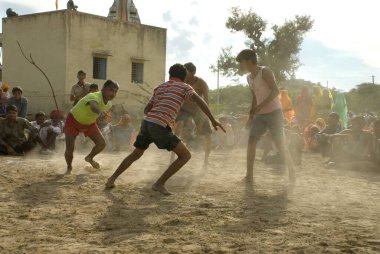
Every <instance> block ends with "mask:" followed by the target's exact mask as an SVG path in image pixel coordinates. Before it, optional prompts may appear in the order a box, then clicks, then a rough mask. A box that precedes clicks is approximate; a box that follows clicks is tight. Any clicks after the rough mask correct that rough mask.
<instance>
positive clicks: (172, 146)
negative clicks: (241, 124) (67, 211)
mask: <svg viewBox="0 0 380 254" xmlns="http://www.w3.org/2000/svg"><path fill="white" fill-rule="evenodd" d="M169 75H170V80H169V81H167V82H166V83H163V84H161V85H159V86H158V87H157V88H156V89H155V90H154V93H153V97H152V98H151V100H150V101H149V103H148V104H147V106H146V107H145V110H144V113H145V117H144V120H143V122H142V124H141V129H140V133H139V135H138V136H137V140H136V142H135V144H134V146H135V150H134V151H133V152H132V153H131V154H130V155H129V156H128V157H126V158H125V159H124V161H123V162H122V163H121V164H120V166H119V167H118V168H117V169H116V171H115V173H114V174H113V175H112V176H111V177H110V178H109V179H108V181H107V183H106V188H107V189H110V188H114V187H115V180H116V179H117V178H118V177H119V176H120V175H121V174H122V173H123V172H124V171H125V170H126V169H127V168H129V167H130V166H131V165H132V163H133V162H135V161H136V160H138V159H139V158H140V157H141V156H142V155H143V154H144V152H145V150H146V149H148V147H149V145H150V144H151V143H154V144H156V146H157V147H158V148H159V149H166V150H168V151H173V152H174V153H175V154H177V156H178V158H177V159H176V160H175V161H174V162H173V163H172V164H171V165H170V166H169V168H168V169H167V170H166V171H165V172H164V174H163V175H162V176H161V177H160V178H159V179H158V180H157V182H156V183H155V184H154V185H153V186H152V188H153V190H155V191H158V192H161V193H162V194H164V195H171V193H170V192H169V191H168V190H167V189H166V187H165V183H166V181H167V180H168V179H169V178H170V177H172V176H173V175H174V174H175V173H177V172H178V170H180V169H181V168H182V167H183V166H184V165H185V164H186V163H187V162H188V161H189V160H190V158H191V154H190V152H189V150H188V149H187V147H186V146H185V145H184V144H183V143H182V142H181V140H180V139H179V138H178V137H177V136H176V135H174V133H173V132H172V129H171V126H172V125H173V123H174V121H175V119H176V118H177V114H178V112H179V110H180V109H181V107H182V105H183V104H184V102H185V101H193V102H195V103H196V104H197V105H198V106H199V108H200V109H201V110H202V111H203V112H204V113H205V114H206V115H207V117H208V118H209V119H210V121H211V123H212V125H213V126H214V128H215V130H217V129H218V127H219V128H220V129H222V130H223V131H224V132H225V130H224V128H223V127H222V125H221V124H220V123H219V122H217V121H216V120H215V118H214V117H213V115H212V114H211V112H210V109H209V108H208V106H207V104H206V102H205V101H204V100H203V99H202V98H201V97H200V96H199V95H198V94H197V93H196V92H195V91H194V89H193V88H192V87H191V86H189V85H187V84H185V83H184V80H185V78H186V75H187V70H186V68H185V67H184V66H183V65H182V64H175V65H173V66H172V67H170V70H169Z"/></svg>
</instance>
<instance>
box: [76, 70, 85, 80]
mask: <svg viewBox="0 0 380 254" xmlns="http://www.w3.org/2000/svg"><path fill="white" fill-rule="evenodd" d="M77 78H78V81H79V82H83V81H84V80H85V79H86V73H85V72H84V71H82V70H80V71H78V74H77Z"/></svg>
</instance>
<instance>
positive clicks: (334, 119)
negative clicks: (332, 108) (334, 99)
mask: <svg viewBox="0 0 380 254" xmlns="http://www.w3.org/2000/svg"><path fill="white" fill-rule="evenodd" d="M327 122H328V124H329V126H337V125H338V124H339V115H338V113H335V112H332V113H330V114H329V117H328V118H327Z"/></svg>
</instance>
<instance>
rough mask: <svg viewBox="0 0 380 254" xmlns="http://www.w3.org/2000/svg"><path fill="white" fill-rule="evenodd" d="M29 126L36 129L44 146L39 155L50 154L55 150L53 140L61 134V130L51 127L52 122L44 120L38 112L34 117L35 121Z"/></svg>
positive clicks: (44, 117) (43, 115) (42, 113)
mask: <svg viewBox="0 0 380 254" xmlns="http://www.w3.org/2000/svg"><path fill="white" fill-rule="evenodd" d="M31 124H32V125H33V126H34V127H35V128H37V129H38V131H39V137H40V139H41V141H42V143H43V144H45V147H44V148H43V149H42V151H41V153H46V154H50V153H51V151H53V150H55V140H56V138H57V136H58V135H60V134H61V133H62V131H61V128H60V127H59V126H53V124H52V121H50V120H46V115H45V113H44V112H38V113H37V114H36V116H35V121H33V122H31ZM46 148H47V149H46Z"/></svg>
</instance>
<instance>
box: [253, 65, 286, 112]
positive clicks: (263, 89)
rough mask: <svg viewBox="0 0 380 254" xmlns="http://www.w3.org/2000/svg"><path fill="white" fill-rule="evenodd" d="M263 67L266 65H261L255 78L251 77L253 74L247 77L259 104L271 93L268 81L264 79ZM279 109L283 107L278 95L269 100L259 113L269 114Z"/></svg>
mask: <svg viewBox="0 0 380 254" xmlns="http://www.w3.org/2000/svg"><path fill="white" fill-rule="evenodd" d="M263 69H264V67H261V69H260V71H259V73H258V74H257V75H256V77H255V78H252V77H251V76H252V74H250V75H248V77H247V81H248V84H249V88H250V89H251V90H252V91H253V92H254V93H255V95H256V101H257V105H260V104H261V103H262V102H263V101H264V100H265V99H266V98H268V96H269V95H270V93H271V89H270V88H269V86H268V84H267V82H266V81H265V80H264V79H263ZM278 109H281V103H280V100H279V98H278V96H276V97H275V98H274V99H273V101H271V102H269V103H268V104H267V105H265V106H264V107H263V108H262V109H261V110H260V111H259V112H257V113H258V114H268V113H271V112H273V111H275V110H278Z"/></svg>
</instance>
